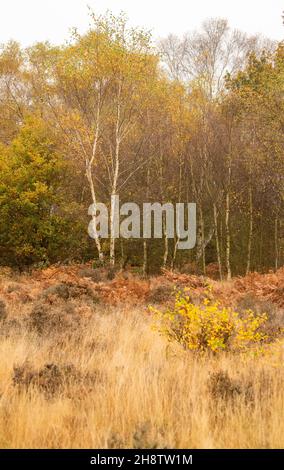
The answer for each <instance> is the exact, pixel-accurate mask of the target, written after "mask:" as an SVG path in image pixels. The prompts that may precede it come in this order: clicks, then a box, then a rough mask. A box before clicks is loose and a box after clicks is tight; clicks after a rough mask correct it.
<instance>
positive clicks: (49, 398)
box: [0, 307, 284, 448]
mask: <svg viewBox="0 0 284 470" xmlns="http://www.w3.org/2000/svg"><path fill="white" fill-rule="evenodd" d="M151 321H152V320H151V318H150V317H149V316H147V314H146V313H145V311H143V309H142V308H139V307H136V308H134V307H133V308H129V307H128V308H126V307H125V308H118V307H117V308H113V309H109V311H107V312H106V311H105V312H104V311H103V310H101V311H99V312H98V313H96V314H95V315H94V316H92V318H91V319H90V320H89V321H88V322H85V323H84V325H82V326H78V328H74V329H73V330H72V331H71V332H69V333H68V334H67V333H66V334H64V333H61V334H59V335H58V334H55V333H54V334H49V335H42V336H40V335H38V334H36V333H33V332H32V331H28V330H25V329H23V330H22V331H20V332H19V331H16V330H15V332H14V333H13V328H12V329H11V330H10V333H9V334H6V335H2V336H1V337H0V393H1V396H0V447H1V448H109V447H113V448H119V447H121V448H133V447H134V448H283V446H284V419H283V410H284V386H283V385H284V371H283V344H281V342H279V343H275V344H273V345H271V346H269V347H267V353H266V354H264V355H263V354H260V355H258V354H256V353H255V352H253V351H250V352H249V353H247V354H246V355H237V354H233V353H228V354H220V355H217V356H208V357H205V356H204V357H200V356H199V357H198V356H195V355H194V354H192V353H189V352H186V351H184V350H183V349H182V348H180V347H179V346H177V345H173V344H169V343H168V342H167V340H166V339H165V338H162V337H161V336H159V334H158V333H157V332H155V331H154V330H153V329H152V328H151ZM70 363H71V364H73V366H74V370H76V373H74V374H73V376H72V377H71V379H70V380H68V381H67V380H66V383H64V384H63V386H62V387H61V388H59V389H58V390H57V391H56V389H55V390H53V392H52V393H51V394H46V393H44V388H42V387H41V386H40V385H41V384H40V379H38V381H37V380H34V381H32V382H31V383H30V386H27V387H25V384H24V383H23V382H19V383H17V380H16V379H15V372H14V367H23V368H25V367H26V368H28V367H30V369H31V370H33V371H37V370H42V369H43V367H44V365H46V364H56V365H57V366H58V368H59V369H60V367H61V366H62V365H64V364H70ZM28 364H29V365H28ZM222 373H227V375H226V377H227V382H228V381H229V384H228V383H227V382H226V381H225V382H224V383H223V384H222V381H221V382H220V383H219V385H218V377H219V376H220V377H221V378H222ZM76 374H78V377H79V376H80V380H79V379H78V377H77V378H76ZM212 376H213V378H212ZM13 377H14V379H13ZM214 377H215V388H214ZM216 378H217V379H216ZM216 380H217V385H216ZM222 387H223V388H222Z"/></svg>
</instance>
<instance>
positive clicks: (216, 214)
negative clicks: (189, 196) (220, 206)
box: [213, 203, 223, 281]
mask: <svg viewBox="0 0 284 470" xmlns="http://www.w3.org/2000/svg"><path fill="white" fill-rule="evenodd" d="M213 214H214V231H215V240H216V252H217V261H218V268H219V275H220V280H221V281H222V279H223V274H222V260H221V252H220V243H219V233H218V213H217V207H216V204H215V203H213Z"/></svg>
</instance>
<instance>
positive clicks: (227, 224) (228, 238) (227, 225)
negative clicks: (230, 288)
mask: <svg viewBox="0 0 284 470" xmlns="http://www.w3.org/2000/svg"><path fill="white" fill-rule="evenodd" d="M225 230H226V268H227V279H228V280H230V279H231V278H232V273H231V264H230V254H231V253H230V252H231V234H230V193H229V191H228V192H227V194H226V217H225Z"/></svg>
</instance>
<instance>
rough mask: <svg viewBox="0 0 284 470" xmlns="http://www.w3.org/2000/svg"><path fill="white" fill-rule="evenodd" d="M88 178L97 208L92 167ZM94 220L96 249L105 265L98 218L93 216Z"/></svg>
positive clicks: (89, 168)
mask: <svg viewBox="0 0 284 470" xmlns="http://www.w3.org/2000/svg"><path fill="white" fill-rule="evenodd" d="M86 176H87V179H88V182H89V186H90V190H91V195H92V201H93V204H94V205H95V206H96V204H97V199H96V193H95V188H94V182H93V178H92V170H91V167H90V166H89V165H88V167H87V169H86ZM93 219H94V225H93V228H94V236H95V243H96V247H97V250H98V254H99V260H100V262H101V263H103V262H104V254H103V252H102V248H101V242H100V238H99V236H98V234H97V230H96V216H93Z"/></svg>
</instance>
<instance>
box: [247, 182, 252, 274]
mask: <svg viewBox="0 0 284 470" xmlns="http://www.w3.org/2000/svg"><path fill="white" fill-rule="evenodd" d="M252 232H253V204H252V185H251V181H250V185H249V235H248V251H247V268H246V274H248V273H249V272H250V266H251V247H252Z"/></svg>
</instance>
